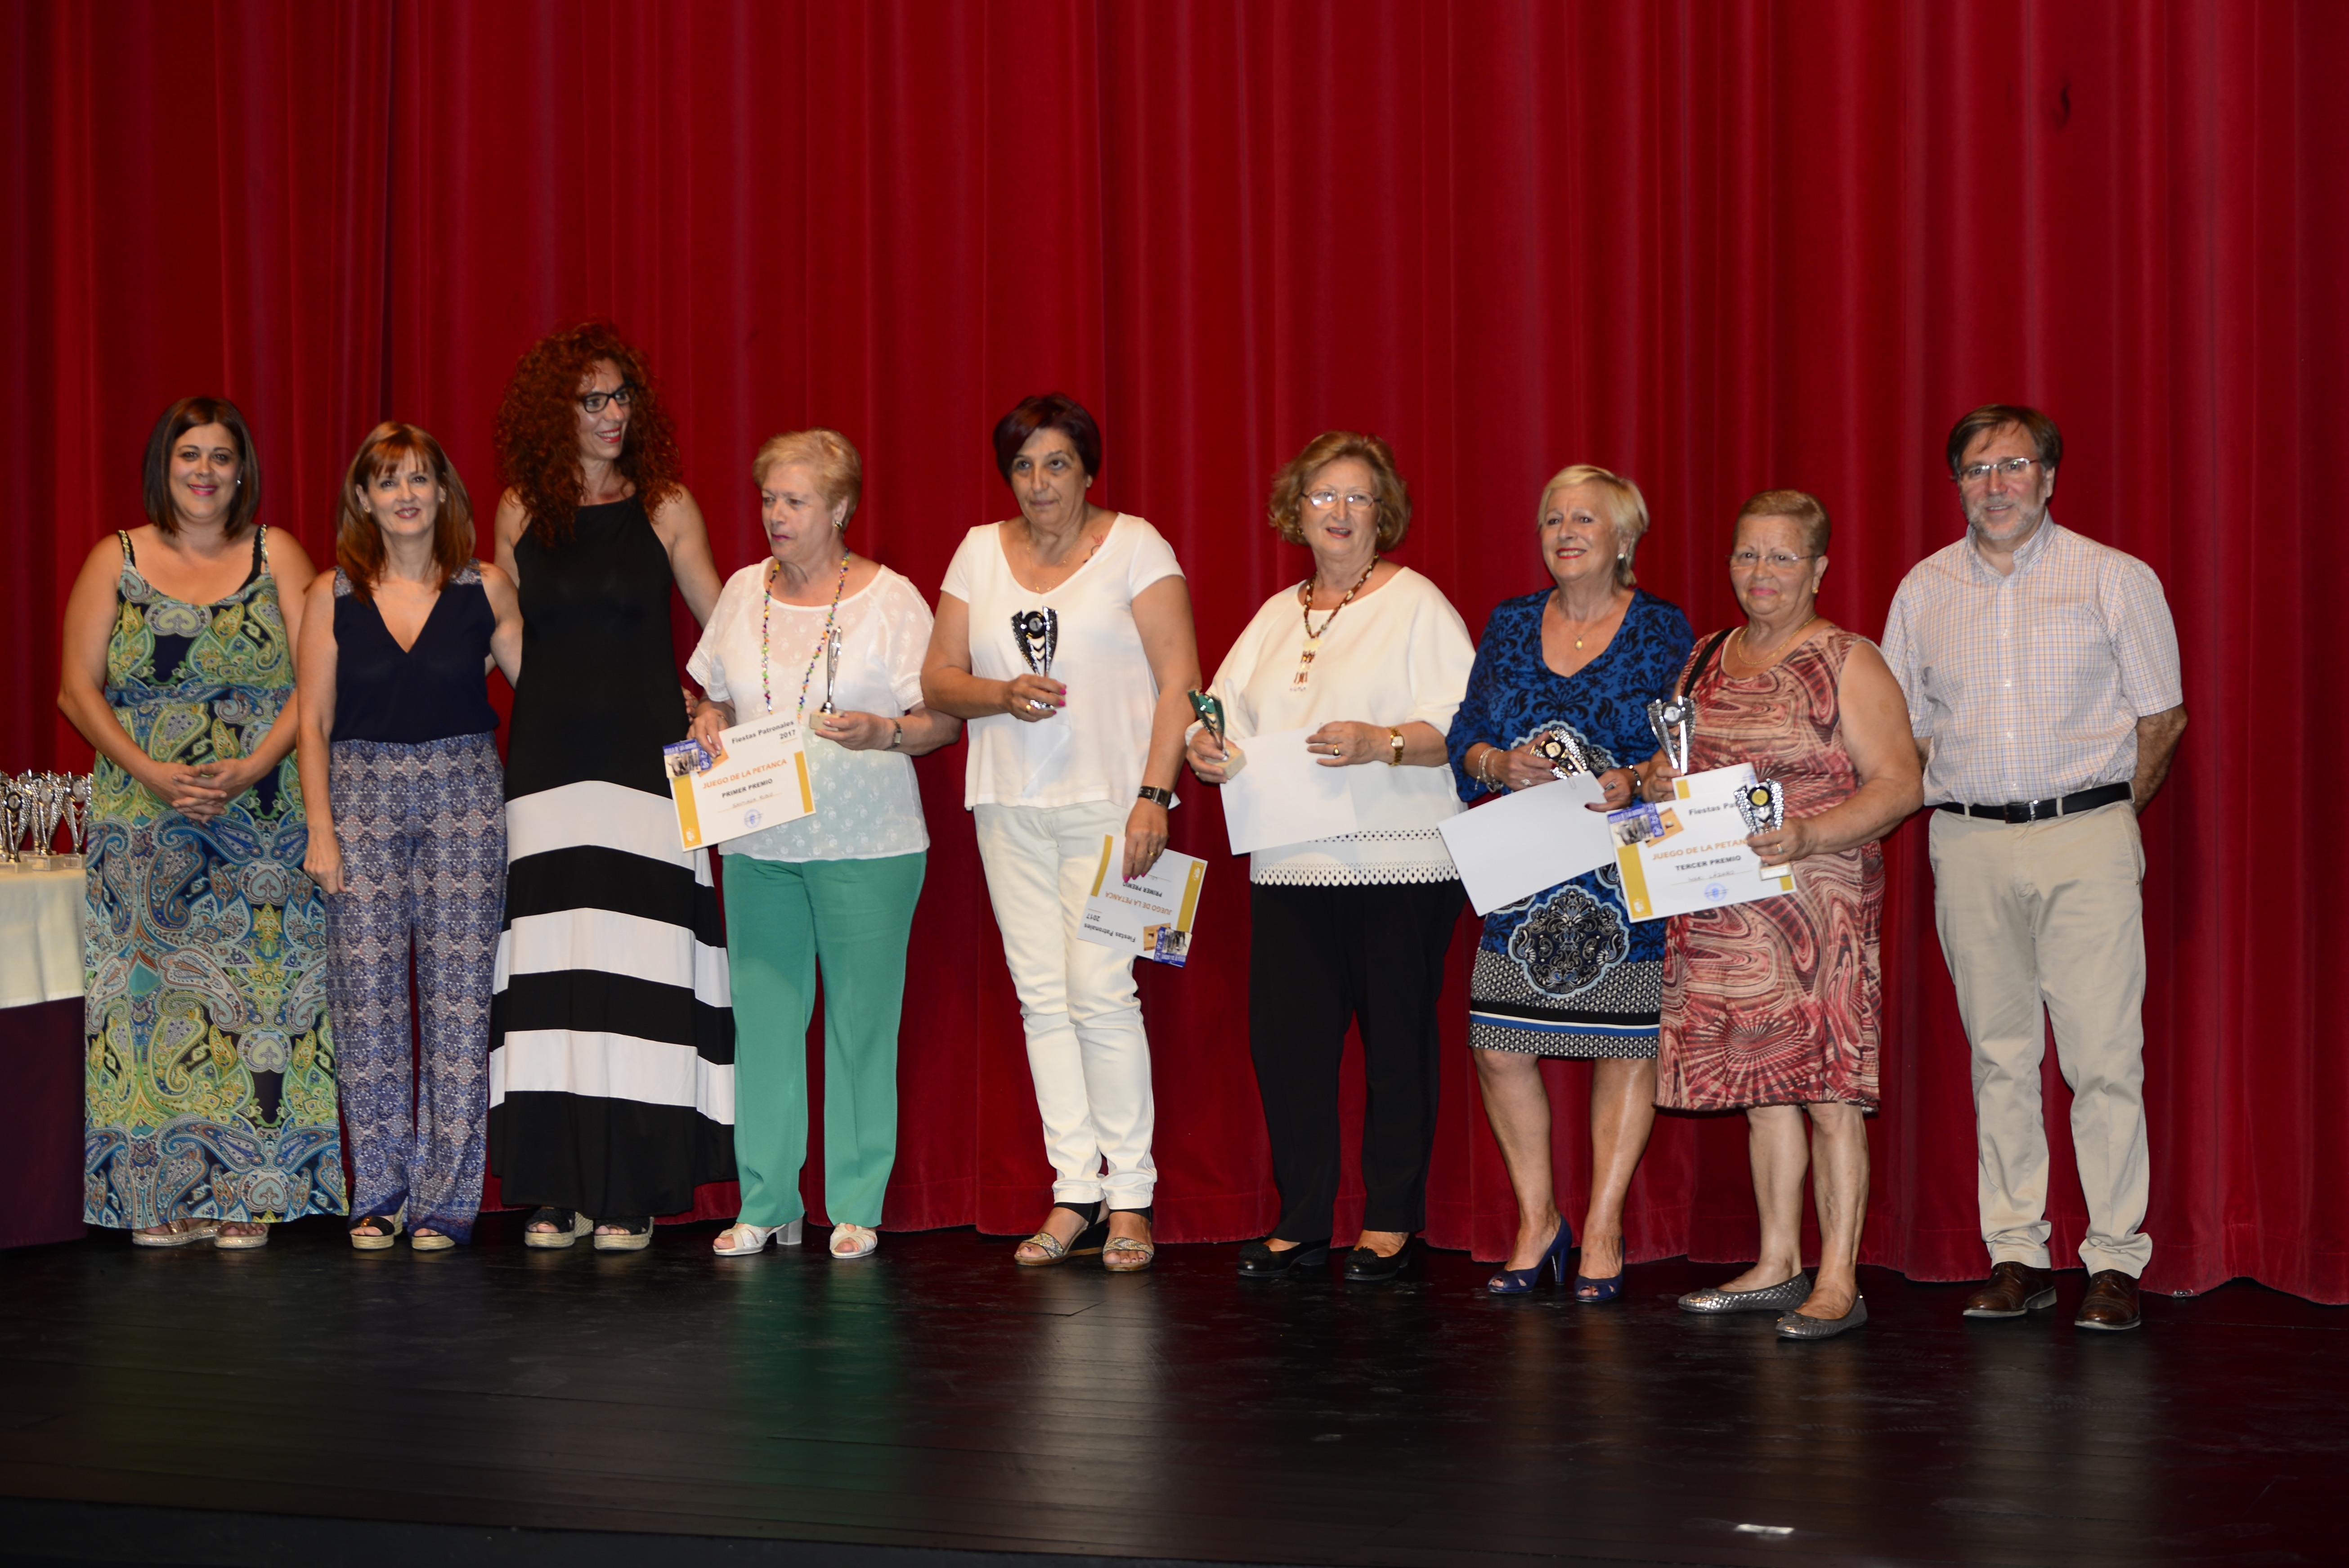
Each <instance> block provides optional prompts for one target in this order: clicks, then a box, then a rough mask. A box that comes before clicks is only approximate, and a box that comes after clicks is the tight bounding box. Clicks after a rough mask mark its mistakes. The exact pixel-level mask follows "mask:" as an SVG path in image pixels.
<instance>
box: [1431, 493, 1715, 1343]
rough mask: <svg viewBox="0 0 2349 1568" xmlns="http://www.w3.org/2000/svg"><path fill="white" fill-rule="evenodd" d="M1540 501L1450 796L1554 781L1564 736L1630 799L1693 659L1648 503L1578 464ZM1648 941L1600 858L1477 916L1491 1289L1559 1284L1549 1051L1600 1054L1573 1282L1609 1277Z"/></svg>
mask: <svg viewBox="0 0 2349 1568" xmlns="http://www.w3.org/2000/svg"><path fill="white" fill-rule="evenodd" d="M1536 516H1537V518H1538V519H1539V526H1540V536H1541V552H1542V564H1543V565H1544V566H1546V567H1547V568H1548V569H1549V574H1550V578H1551V580H1552V583H1553V586H1552V587H1550V588H1549V589H1548V590H1547V591H1546V592H1543V593H1528V594H1526V595H1525V596H1524V597H1523V598H1519V599H1510V600H1506V601H1504V602H1503V603H1501V604H1500V605H1499V606H1497V607H1496V608H1495V610H1494V611H1493V616H1492V619H1491V620H1490V621H1488V622H1486V623H1485V635H1484V638H1483V640H1482V641H1481V642H1480V643H1479V644H1478V645H1477V648H1476V665H1475V670H1474V672H1473V673H1471V674H1470V676H1469V677H1468V695H1467V697H1466V699H1465V700H1464V701H1463V702H1462V703H1461V705H1460V712H1459V714H1458V716H1457V717H1454V719H1453V721H1452V730H1451V734H1450V736H1449V743H1450V749H1451V753H1452V766H1453V769H1454V773H1455V774H1456V775H1457V776H1458V781H1459V788H1460V796H1461V799H1464V800H1471V801H1473V800H1475V799H1478V798H1479V797H1481V796H1484V795H1485V794H1488V793H1499V792H1502V791H1505V790H1511V789H1532V788H1534V787H1536V786H1537V785H1542V784H1547V783H1550V782H1553V781H1554V780H1555V779H1557V773H1556V772H1555V771H1554V769H1555V768H1556V767H1557V763H1556V761H1555V760H1554V758H1553V757H1552V756H1551V755H1549V754H1547V752H1546V751H1545V749H1544V748H1545V747H1547V748H1549V750H1551V751H1554V750H1556V749H1557V747H1558V744H1559V743H1560V742H1563V743H1564V744H1565V746H1567V747H1568V748H1571V749H1570V752H1569V755H1570V756H1572V757H1574V758H1578V759H1579V761H1580V764H1581V765H1582V766H1584V767H1587V768H1588V769H1590V770H1591V771H1593V772H1595V773H1597V774H1598V775H1599V781H1600V782H1601V783H1602V784H1603V785H1604V786H1605V787H1606V790H1607V804H1608V805H1609V807H1610V808H1611V807H1617V806H1623V805H1628V804H1630V800H1631V799H1632V796H1633V793H1634V791H1635V789H1636V788H1637V783H1638V778H1637V774H1636V772H1635V771H1634V764H1636V763H1637V762H1638V761H1639V760H1640V758H1646V757H1649V756H1651V755H1653V754H1654V752H1655V749H1656V739H1655V736H1654V735H1653V734H1652V733H1651V731H1650V729H1649V727H1648V699H1649V698H1651V697H1653V696H1658V695H1660V694H1661V693H1662V692H1663V691H1665V690H1666V688H1667V687H1669V686H1670V685H1671V680H1672V677H1673V676H1674V675H1675V674H1677V673H1678V671H1679V669H1680V667H1681V665H1682V662H1683V661H1684V660H1685V659H1686V658H1687V657H1688V652H1689V645H1690V642H1691V637H1690V634H1689V624H1688V617H1687V616H1686V615H1683V614H1681V612H1680V611H1679V610H1678V609H1677V608H1675V607H1674V606H1672V605H1671V604H1667V603H1664V602H1663V601H1662V600H1661V599H1658V598H1655V597H1654V596H1652V595H1651V594H1648V593H1641V592H1640V590H1639V589H1638V588H1636V587H1634V586H1633V583H1634V579H1633V577H1632V573H1631V557H1632V555H1633V553H1634V552H1636V551H1637V550H1638V548H1639V544H1640V535H1641V534H1643V533H1645V532H1646V531H1647V530H1648V508H1647V503H1646V502H1645V501H1644V500H1641V499H1640V490H1639V487H1638V486H1636V485H1634V484H1633V483H1632V482H1631V481H1630V480H1627V479H1623V478H1620V477H1619V476H1618V475H1615V474H1611V473H1609V472H1608V471H1607V470H1606V469H1599V468H1592V467H1589V466H1588V465H1585V464H1578V465H1576V466H1575V467H1572V468H1569V469H1564V470H1562V471H1561V472H1560V473H1558V475H1557V477H1556V478H1554V479H1552V480H1550V481H1549V483H1548V484H1547V485H1545V486H1544V487H1543V488H1542V494H1541V502H1540V505H1539V506H1538V507H1537V509H1536ZM1572 766H1573V764H1571V763H1569V764H1568V767H1572ZM1663 955H1664V923H1663V922H1662V921H1650V922H1648V923H1645V924H1640V925H1634V924H1632V923H1631V922H1630V915H1629V913H1627V912H1626V910H1625V909H1624V906H1623V898H1622V892H1621V889H1620V886H1619V877H1618V874H1617V872H1616V871H1615V868H1614V867H1613V866H1611V865H1609V866H1603V867H1601V868H1600V869H1599V870H1598V871H1595V872H1585V873H1584V874H1583V875H1581V876H1578V877H1576V878H1575V879H1573V880H1572V881H1571V882H1561V883H1559V884H1558V885H1557V886H1556V887H1553V888H1548V889H1546V890H1545V891H1543V892H1538V893H1536V894H1535V895H1533V896H1532V897H1531V898H1528V899H1526V900H1524V901H1522V902H1520V903H1513V904H1510V905H1508V906H1507V907H1506V908H1503V909H1496V910H1495V911H1493V912H1492V913H1490V914H1488V915H1486V916H1485V935H1484V940H1483V941H1482V942H1481V943H1479V944H1477V948H1476V962H1475V969H1474V971H1473V972H1472V973H1471V975H1470V977H1469V985H1468V997H1469V1002H1468V1006H1469V1015H1468V1018H1469V1022H1468V1043H1469V1045H1470V1046H1471V1047H1474V1054H1475V1061H1476V1076H1477V1078H1478V1080H1479V1082H1480V1083H1482V1085H1483V1086H1484V1090H1485V1115H1486V1117H1487V1118H1488V1119H1490V1120H1491V1122H1492V1124H1493V1132H1494V1135H1495V1138H1496V1139H1497V1140H1499V1142H1500V1145H1501V1156H1502V1158H1503V1159H1504V1160H1505V1161H1507V1163H1508V1168H1509V1181H1510V1185H1511V1186H1512V1187H1513V1188H1514V1189H1515V1190H1516V1199H1517V1237H1516V1244H1515V1245H1514V1246H1512V1247H1511V1248H1510V1250H1509V1258H1508V1266H1507V1267H1506V1268H1504V1269H1503V1270H1502V1271H1501V1272H1500V1273H1498V1274H1495V1275H1494V1276H1493V1277H1492V1279H1491V1280H1490V1281H1489V1282H1487V1285H1486V1288H1487V1289H1489V1290H1491V1291H1492V1292H1493V1293H1494V1294H1495V1295H1518V1294H1522V1293H1523V1292H1526V1291H1528V1290H1531V1289H1532V1288H1533V1287H1534V1286H1535V1285H1536V1284H1538V1283H1540V1280H1541V1276H1542V1275H1543V1274H1544V1273H1548V1274H1551V1275H1552V1276H1553V1277H1554V1278H1555V1279H1556V1280H1557V1283H1559V1284H1564V1283H1565V1279H1566V1260H1567V1254H1568V1252H1570V1251H1571V1250H1572V1248H1573V1246H1574V1232H1573V1229H1572V1227H1570V1226H1568V1224H1567V1223H1566V1221H1565V1218H1564V1216H1563V1215H1561V1214H1560V1213H1559V1212H1558V1209H1557V1197H1556V1192H1555V1190H1554V1188H1553V1185H1552V1179H1551V1171H1550V1158H1549V1150H1550V1104H1549V1098H1548V1093H1547V1089H1546V1088H1545V1087H1544V1085H1543V1083H1542V1077H1541V1058H1542V1057H1577V1058H1587V1059H1590V1060H1592V1061H1593V1062H1594V1064H1595V1065H1594V1067H1593V1068H1592V1070H1591V1078H1590V1143H1591V1181H1590V1207H1589V1210H1588V1213H1587V1214H1586V1216H1585V1218H1584V1220H1583V1231H1582V1245H1583V1269H1582V1272H1578V1273H1577V1274H1576V1276H1575V1295H1576V1298H1577V1299H1578V1300H1580V1301H1585V1302H1592V1303H1597V1302H1606V1301H1612V1300H1614V1299H1615V1298H1616V1297H1617V1296H1618V1295H1620V1294H1621V1293H1622V1288H1623V1195H1624V1193H1625V1192H1626V1191H1628V1190H1629V1189H1630V1184H1631V1172H1632V1171H1633V1170H1634V1169H1635V1168H1636V1167H1637V1166H1638V1165H1639V1163H1640V1153H1641V1151H1642V1150H1645V1149H1646V1148H1647V1146H1648V1130H1649V1129H1650V1128H1651V1126H1653V1125H1654V1122H1655V1114H1656V1109H1655V1099H1656V1095H1655V1089H1656V1021H1657V1015H1658V1010H1659V1008H1660V1006H1661V996H1662V965H1663Z"/></svg>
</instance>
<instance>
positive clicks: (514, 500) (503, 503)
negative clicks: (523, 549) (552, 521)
mask: <svg viewBox="0 0 2349 1568" xmlns="http://www.w3.org/2000/svg"><path fill="white" fill-rule="evenodd" d="M529 521H530V513H529V511H528V510H527V509H526V508H524V507H523V504H522V496H521V494H520V493H519V492H518V491H515V490H507V491H506V492H505V493H504V494H503V495H502V496H500V497H498V510H497V515H496V516H495V517H494V518H492V520H491V522H490V529H491V531H492V534H494V535H495V537H496V539H497V542H499V543H500V544H512V542H514V541H515V540H517V539H520V538H521V537H522V531H523V529H524V528H525V527H527V526H528V525H529Z"/></svg>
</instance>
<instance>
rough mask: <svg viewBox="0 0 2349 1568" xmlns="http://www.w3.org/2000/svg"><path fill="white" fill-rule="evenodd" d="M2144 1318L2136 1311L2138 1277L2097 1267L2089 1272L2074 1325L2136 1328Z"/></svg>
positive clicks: (2116, 1330) (2077, 1326) (2110, 1328)
mask: <svg viewBox="0 0 2349 1568" xmlns="http://www.w3.org/2000/svg"><path fill="white" fill-rule="evenodd" d="M2142 1321H2143V1319H2141V1318H2139V1317H2138V1316H2137V1281H2136V1280H2135V1279H2134V1278H2132V1277H2131V1276H2129V1275H2127V1274H2123V1273H2121V1271H2120V1270H2118V1269H2098V1270H2097V1271H2096V1272H2095V1274H2090V1275H2089V1276H2088V1294H2087V1295H2086V1297H2085V1299H2083V1300H2082V1301H2081V1303H2080V1315H2079V1316H2077V1317H2075V1318H2074V1319H2073V1320H2072V1326H2073V1327H2075V1328H2102V1329H2106V1330H2107V1331H2109V1332H2112V1333H2118V1332H2120V1331H2121V1330H2122V1329H2125V1328H2135V1327H2136V1326H2137V1325H2138V1324H2139V1323H2140V1322H2142Z"/></svg>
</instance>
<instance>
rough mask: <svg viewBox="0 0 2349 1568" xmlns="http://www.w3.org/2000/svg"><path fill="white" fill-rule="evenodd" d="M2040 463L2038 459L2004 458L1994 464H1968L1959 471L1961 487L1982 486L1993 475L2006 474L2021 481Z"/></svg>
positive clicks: (2009, 477)
mask: <svg viewBox="0 0 2349 1568" xmlns="http://www.w3.org/2000/svg"><path fill="white" fill-rule="evenodd" d="M2038 461H2039V459H2037V458H2002V459H1999V460H1998V461H1997V462H1994V463H1968V464H1967V465H1966V466H1965V467H1964V468H1961V469H1959V470H1958V482H1959V483H1960V484H1961V485H1978V484H1982V483H1984V482H1986V481H1987V480H1989V479H1990V476H1991V475H1992V474H1993V473H2000V474H2004V475H2005V476H2006V477H2007V478H2008V479H2011V480H2019V479H2021V478H2022V477H2023V475H2024V474H2026V473H2028V472H2030V471H2031V469H2032V468H2033V465H2035V464H2037V463H2038Z"/></svg>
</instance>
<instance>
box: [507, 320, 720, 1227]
mask: <svg viewBox="0 0 2349 1568" xmlns="http://www.w3.org/2000/svg"><path fill="white" fill-rule="evenodd" d="M497 446H498V465H499V468H500V469H502V472H503V474H504V477H505V482H506V491H505V495H504V498H503V499H502V500H500V501H499V503H498V512H497V522H496V531H497V563H498V565H499V566H500V567H501V568H502V570H503V571H504V572H505V573H507V574H508V575H509V576H511V577H512V578H513V579H514V582H515V583H516V586H517V588H518V591H519V593H520V596H521V602H522V614H523V661H522V679H521V680H520V681H519V682H518V683H517V684H516V686H515V688H514V703H513V720H512V729H511V731H510V732H509V738H508V743H507V749H506V843H507V851H506V853H507V861H506V868H507V869H506V906H505V927H504V930H503V931H502V933H501V934H500V936H499V939H498V965H497V973H498V983H497V984H498V989H497V993H496V996H495V1000H494V1002H493V1003H492V1010H491V1024H490V1159H491V1163H492V1167H493V1168H494V1169H495V1170H496V1171H497V1173H498V1177H499V1180H500V1181H501V1182H502V1186H503V1193H504V1196H505V1198H506V1199H507V1201H508V1202H518V1203H531V1204H534V1205H537V1212H534V1213H533V1214H532V1215H531V1217H530V1220H529V1222H528V1224H527V1226H526V1227H525V1229H524V1232H523V1241H524V1242H526V1243H528V1244H529V1245H531V1246H534V1247H567V1246H569V1245H571V1243H573V1242H574V1241H575V1240H576V1239H577V1238H578V1237H580V1236H582V1235H585V1234H586V1233H587V1232H588V1230H589V1229H590V1227H591V1225H592V1227H593V1229H594V1232H595V1245H596V1247H597V1248H598V1249H599V1250H602V1251H606V1252H634V1251H636V1250H637V1249H639V1248H641V1247H643V1246H645V1245H647V1243H649V1242H650V1241H651V1240H652V1226H653V1222H652V1216H654V1215H655V1214H667V1213H674V1212H678V1210H681V1209H688V1208H690V1207H692V1204H693V1189H694V1188H695V1186H696V1185H698V1183H700V1182H704V1181H727V1180H730V1179H731V1178H732V1176H733V1174H734V1137H733V1126H732V1123H733V1103H734V1066H733V1063H734V1020H733V1014H732V1011H731V1009H730V1005H729V1001H728V993H727V985H726V952H725V947H724V944H723V939H722V937H721V936H720V934H719V919H718V899H717V893H716V891H715V888H714V886H713V884H712V882H711V880H710V874H709V857H708V855H707V854H706V853H704V852H702V851H681V850H679V849H678V832H677V818H676V815H675V812H674V809H673V808H672V807H671V805H670V803H669V794H668V782H667V779H666V777H665V776H664V775H663V774H662V772H661V748H663V747H664V746H667V745H669V744H671V743H672V742H675V741H678V740H682V739H684V738H685V731H686V717H685V710H684V708H683V707H682V706H681V705H680V703H679V702H678V664H677V654H676V650H675V648H674V647H673V646H672V645H671V643H670V639H669V590H670V588H671V585H672V584H674V585H675V587H676V589H677V591H678V592H679V593H683V594H684V595H685V603H686V607H687V608H688V609H689V610H691V611H692V612H693V618H694V620H695V621H696V622H706V621H708V620H709V613H710V610H711V609H712V607H713V606H715V605H716V603H717V602H718V591H719V586H720V584H719V578H718V569H717V567H716V565H715V564H714V563H713V562H711V560H710V557H709V534H708V532H707V531H706V530H705V529H704V528H703V526H702V521H701V510H700V508H698V507H697V506H696V505H694V502H693V497H692V496H690V495H688V493H687V492H686V489H685V486H684V485H682V484H681V483H679V482H678V450H677V438H676V435H675V433H674V432H673V431H672V430H671V428H670V427H669V423H668V420H667V417H666V416H665V415H664V413H663V411H662V409H661V406H660V400H659V397H658V396H657V392H656V390H655V388H654V387H653V384H652V379H651V377H649V376H648V375H647V372H646V369H645V365H644V361H643V359H642V358H641V357H640V356H638V355H637V353H636V350H635V349H634V348H631V347H630V346H628V345H627V344H626V343H624V342H623V341H621V339H620V336H619V335H618V333H616V331H614V330H613V329H612V327H611V326H609V325H606V324H605V323H602V322H589V323H586V324H585V325H579V326H574V327H568V328H565V329H564V330H563V331H561V332H557V333H554V334H553V335H549V336H548V337H546V338H544V339H543V340H542V341H540V342H539V343H538V344H537V345H536V346H533V348H532V349H531V350H530V352H529V353H527V354H525V355H523V357H522V363H521V364H520V365H519V366H515V369H514V376H513V380H512V384H510V385H509V386H508V387H506V395H505V400H504V402H503V403H502V405H500V407H499V408H498V423H497ZM589 1216H593V1219H592V1220H591V1219H590V1218H589Z"/></svg>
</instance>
